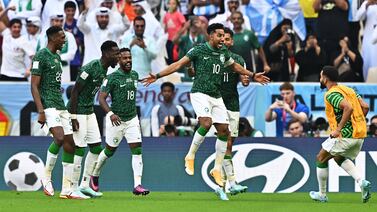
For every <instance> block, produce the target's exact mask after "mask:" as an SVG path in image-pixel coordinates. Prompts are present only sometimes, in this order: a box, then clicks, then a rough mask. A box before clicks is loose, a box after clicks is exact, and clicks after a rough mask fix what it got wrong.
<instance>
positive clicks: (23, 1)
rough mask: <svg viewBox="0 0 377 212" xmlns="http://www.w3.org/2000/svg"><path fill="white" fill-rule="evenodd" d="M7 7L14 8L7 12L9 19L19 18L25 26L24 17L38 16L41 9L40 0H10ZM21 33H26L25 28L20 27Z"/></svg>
mask: <svg viewBox="0 0 377 212" xmlns="http://www.w3.org/2000/svg"><path fill="white" fill-rule="evenodd" d="M8 7H14V8H15V10H11V11H9V12H8V18H9V20H12V19H14V18H17V19H20V20H21V21H22V25H23V26H26V19H27V18H29V17H32V16H40V15H41V11H42V2H41V0H11V1H10V2H9V4H8ZM22 32H23V33H22V34H26V29H22Z"/></svg>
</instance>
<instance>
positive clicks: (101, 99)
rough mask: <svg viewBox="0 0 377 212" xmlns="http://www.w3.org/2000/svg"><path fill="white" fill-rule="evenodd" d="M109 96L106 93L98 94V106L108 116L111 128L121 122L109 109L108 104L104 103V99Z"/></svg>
mask: <svg viewBox="0 0 377 212" xmlns="http://www.w3.org/2000/svg"><path fill="white" fill-rule="evenodd" d="M108 95H109V94H108V93H106V92H103V91H101V92H100V93H99V97H98V98H99V105H100V106H101V108H102V109H103V110H104V111H105V113H106V114H110V121H111V123H112V124H113V126H114V125H115V126H119V125H120V124H121V122H120V121H121V120H120V118H119V116H118V115H116V114H114V113H113V112H112V111H111V109H110V106H109V104H107V102H106V98H107V96H108Z"/></svg>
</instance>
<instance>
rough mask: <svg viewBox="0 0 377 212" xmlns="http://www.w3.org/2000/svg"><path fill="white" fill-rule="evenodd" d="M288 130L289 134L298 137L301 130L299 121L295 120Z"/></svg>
mask: <svg viewBox="0 0 377 212" xmlns="http://www.w3.org/2000/svg"><path fill="white" fill-rule="evenodd" d="M288 131H289V134H291V135H292V137H300V136H301V134H302V132H303V127H302V125H301V124H300V122H295V123H292V124H291V125H290V126H289V129H288Z"/></svg>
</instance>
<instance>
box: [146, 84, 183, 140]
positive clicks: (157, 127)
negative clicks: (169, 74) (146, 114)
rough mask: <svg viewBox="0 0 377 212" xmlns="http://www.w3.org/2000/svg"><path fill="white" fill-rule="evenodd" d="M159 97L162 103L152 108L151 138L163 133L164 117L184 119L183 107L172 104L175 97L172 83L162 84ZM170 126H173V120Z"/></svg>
mask: <svg viewBox="0 0 377 212" xmlns="http://www.w3.org/2000/svg"><path fill="white" fill-rule="evenodd" d="M161 95H162V98H163V102H161V103H160V104H158V105H156V106H154V107H153V108H152V112H151V125H152V126H151V128H152V136H153V137H159V136H160V135H162V134H163V133H164V132H165V130H164V129H165V125H166V123H164V119H165V117H169V116H172V117H173V118H174V116H177V115H179V116H181V117H185V112H184V109H183V107H182V106H180V105H176V104H174V103H173V100H174V97H175V86H174V84H173V83H171V82H164V83H162V84H161ZM170 124H171V125H174V120H172V121H171V123H170Z"/></svg>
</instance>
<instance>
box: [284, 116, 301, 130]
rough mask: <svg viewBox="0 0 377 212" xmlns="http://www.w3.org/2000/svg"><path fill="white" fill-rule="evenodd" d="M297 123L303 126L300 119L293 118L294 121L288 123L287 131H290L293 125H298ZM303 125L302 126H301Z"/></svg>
mask: <svg viewBox="0 0 377 212" xmlns="http://www.w3.org/2000/svg"><path fill="white" fill-rule="evenodd" d="M296 122H298V123H300V124H301V122H300V120H298V119H295V118H293V119H291V120H289V121H288V123H287V129H288V130H289V127H290V126H291V125H292V124H294V123H296ZM301 125H302V124H301Z"/></svg>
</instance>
